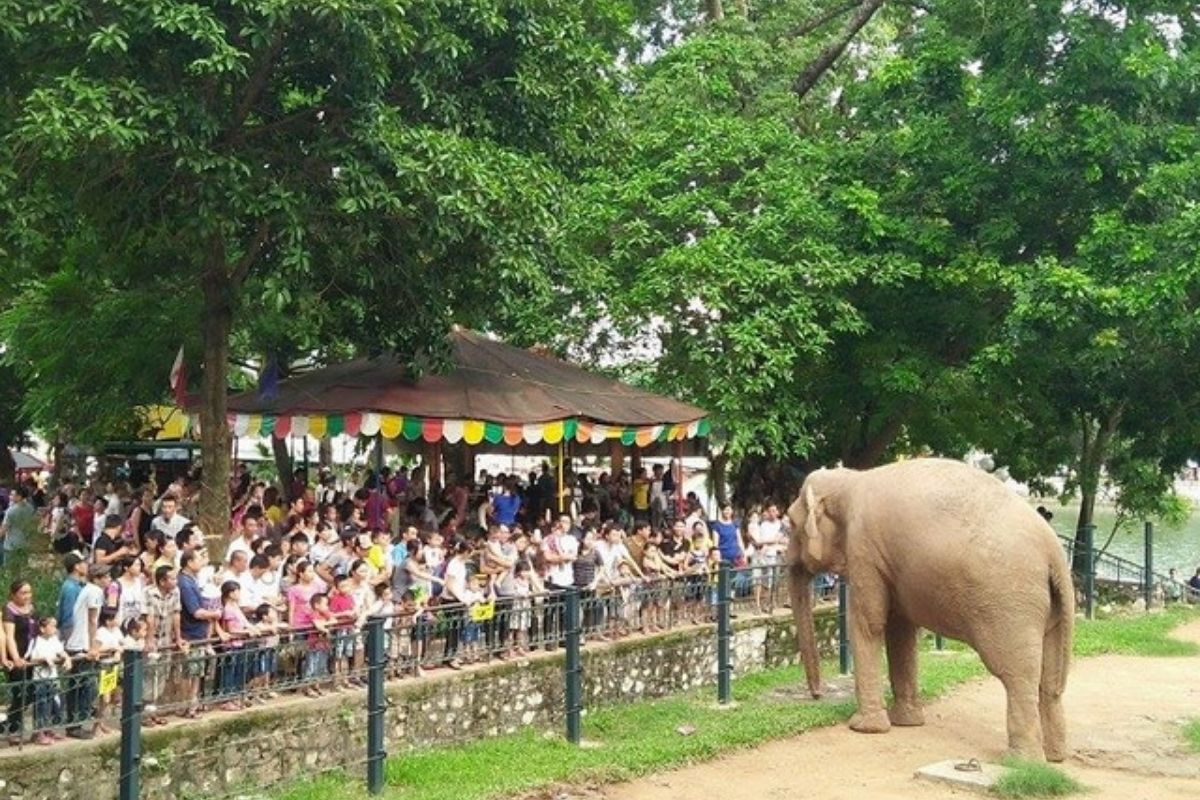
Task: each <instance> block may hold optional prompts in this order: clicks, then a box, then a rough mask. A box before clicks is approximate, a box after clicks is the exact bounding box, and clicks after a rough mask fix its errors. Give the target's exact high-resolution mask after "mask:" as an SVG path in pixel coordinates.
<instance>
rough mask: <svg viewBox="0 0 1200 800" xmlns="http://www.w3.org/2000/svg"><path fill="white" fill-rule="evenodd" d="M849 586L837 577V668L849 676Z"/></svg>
mask: <svg viewBox="0 0 1200 800" xmlns="http://www.w3.org/2000/svg"><path fill="white" fill-rule="evenodd" d="M849 612H850V586H849V584H847V583H846V579H845V578H844V577H841V576H838V668H839V669H840V670H841V673H842V674H843V675H849V674H850V667H851V666H852V664H851V660H850V614H849Z"/></svg>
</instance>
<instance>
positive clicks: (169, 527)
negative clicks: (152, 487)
mask: <svg viewBox="0 0 1200 800" xmlns="http://www.w3.org/2000/svg"><path fill="white" fill-rule="evenodd" d="M190 523H191V520H189V519H188V518H187V517H185V516H183V514H180V513H179V498H177V497H176V496H175V495H173V494H166V495H163V499H162V500H161V501H160V502H159V505H158V516H157V517H155V518H154V519H153V520H152V521H151V522H150V528H151V530H157V531H162V532H163V534H164V535H165V536H170V537H172V538H174V537H175V536H177V535H178V534H179V532H180V531H181V530H183V528H184V526H185V525H188V524H190Z"/></svg>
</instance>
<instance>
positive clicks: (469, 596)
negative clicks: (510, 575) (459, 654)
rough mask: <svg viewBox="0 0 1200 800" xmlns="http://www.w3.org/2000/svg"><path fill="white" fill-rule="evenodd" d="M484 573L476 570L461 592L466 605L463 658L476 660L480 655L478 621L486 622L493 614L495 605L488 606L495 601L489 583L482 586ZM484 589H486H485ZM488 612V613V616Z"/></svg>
mask: <svg viewBox="0 0 1200 800" xmlns="http://www.w3.org/2000/svg"><path fill="white" fill-rule="evenodd" d="M484 577H485V576H484V575H483V574H482V573H479V572H476V573H475V574H474V575H472V576H471V577H470V579H469V580H468V582H467V590H466V591H465V592H464V593H463V598H462V602H463V605H465V606H466V607H467V613H466V616H465V618H464V619H463V633H462V643H463V645H465V647H464V648H463V660H464V661H467V662H473V661H478V660H479V657H480V655H481V653H480V645H479V638H480V637H479V634H480V623H482V622H488V621H490V620H491V618H492V616H494V615H495V606H491V607H490V608H489V607H488V606H489V604H490V603H493V602H494V601H495V597H496V596H495V595H494V594H492V588H491V586H490V585H488V586H487V587H485V586H484ZM485 589H486V591H485ZM489 612H490V615H492V616H489Z"/></svg>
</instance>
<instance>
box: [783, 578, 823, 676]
mask: <svg viewBox="0 0 1200 800" xmlns="http://www.w3.org/2000/svg"><path fill="white" fill-rule="evenodd" d="M812 577H813V576H812V575H810V574H809V573H808V571H807V570H805V569H804V567H803V565H801V564H792V565H791V566H790V572H789V575H788V591H789V593H790V594H791V599H792V616H793V618H794V619H795V623H796V644H797V646H798V647H799V650H800V662H801V663H802V664H804V675H805V677H806V678H807V679H808V691H809V694H811V695H812V696H813V697H814V698H818V697H820V696H821V659H820V656H819V655H818V654H817V633H816V629H815V628H814V627H813V593H812Z"/></svg>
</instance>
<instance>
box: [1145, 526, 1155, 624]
mask: <svg viewBox="0 0 1200 800" xmlns="http://www.w3.org/2000/svg"><path fill="white" fill-rule="evenodd" d="M1142 597H1143V598H1145V600H1146V610H1147V611H1149V610H1150V601H1152V600H1153V599H1154V523H1153V522H1147V523H1146V563H1145V564H1144V565H1143V566H1142Z"/></svg>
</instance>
